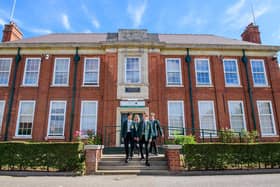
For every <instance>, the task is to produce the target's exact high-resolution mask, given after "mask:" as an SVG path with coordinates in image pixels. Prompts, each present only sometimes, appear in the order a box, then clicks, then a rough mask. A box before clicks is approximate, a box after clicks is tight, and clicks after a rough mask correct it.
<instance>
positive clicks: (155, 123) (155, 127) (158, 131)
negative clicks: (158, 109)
mask: <svg viewBox="0 0 280 187" xmlns="http://www.w3.org/2000/svg"><path fill="white" fill-rule="evenodd" d="M150 122H151V127H152V141H151V144H150V150H149V152H150V153H152V150H153V148H154V150H155V155H158V149H157V145H156V139H157V137H159V136H161V137H163V136H164V135H163V132H162V128H161V127H160V122H159V120H157V119H155V113H153V112H152V113H151V115H150Z"/></svg>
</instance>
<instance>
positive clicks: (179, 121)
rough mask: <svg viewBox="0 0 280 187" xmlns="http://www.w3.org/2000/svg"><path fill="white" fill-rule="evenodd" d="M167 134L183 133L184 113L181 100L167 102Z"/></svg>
mask: <svg viewBox="0 0 280 187" xmlns="http://www.w3.org/2000/svg"><path fill="white" fill-rule="evenodd" d="M168 129H169V135H171V136H172V135H174V134H184V113H183V103H182V102H176V101H174V102H168Z"/></svg>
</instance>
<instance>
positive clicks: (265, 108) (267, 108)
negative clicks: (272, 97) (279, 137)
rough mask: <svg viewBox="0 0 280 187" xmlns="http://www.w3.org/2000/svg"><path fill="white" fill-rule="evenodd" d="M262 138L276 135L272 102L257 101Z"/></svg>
mask: <svg viewBox="0 0 280 187" xmlns="http://www.w3.org/2000/svg"><path fill="white" fill-rule="evenodd" d="M257 106H258V112H259V120H260V127H261V134H262V136H271V135H272V136H273V135H276V130H275V122H274V116H273V110H272V106H271V101H257Z"/></svg>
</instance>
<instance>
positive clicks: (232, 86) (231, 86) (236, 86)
mask: <svg viewBox="0 0 280 187" xmlns="http://www.w3.org/2000/svg"><path fill="white" fill-rule="evenodd" d="M225 87H226V88H242V87H243V86H241V85H226V86H225Z"/></svg>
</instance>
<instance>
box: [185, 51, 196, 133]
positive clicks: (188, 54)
mask: <svg viewBox="0 0 280 187" xmlns="http://www.w3.org/2000/svg"><path fill="white" fill-rule="evenodd" d="M185 62H186V63H187V64H188V78H189V93H190V104H191V119H192V134H193V135H194V133H195V132H194V107H193V95H192V78H191V56H190V50H189V48H187V55H186V57H185Z"/></svg>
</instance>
